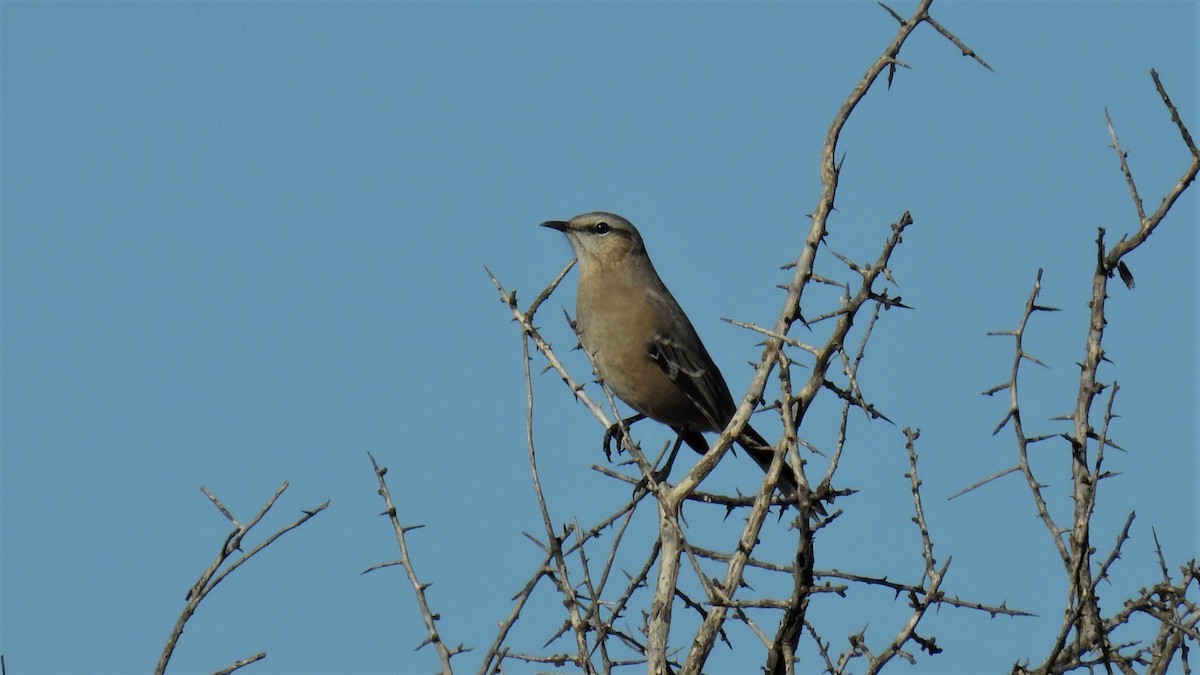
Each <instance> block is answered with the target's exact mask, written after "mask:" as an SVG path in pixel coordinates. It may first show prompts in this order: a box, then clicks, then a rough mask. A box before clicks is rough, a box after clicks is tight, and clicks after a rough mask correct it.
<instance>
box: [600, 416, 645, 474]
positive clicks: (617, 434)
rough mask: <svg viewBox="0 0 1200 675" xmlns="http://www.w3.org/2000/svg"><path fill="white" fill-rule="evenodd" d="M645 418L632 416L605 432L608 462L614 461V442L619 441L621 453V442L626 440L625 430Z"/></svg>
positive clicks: (618, 447)
mask: <svg viewBox="0 0 1200 675" xmlns="http://www.w3.org/2000/svg"><path fill="white" fill-rule="evenodd" d="M645 418H646V416H645V415H643V414H641V413H638V414H636V415H631V416H629V417H626V418H625V419H623V420H621V421H620V422H616V423H615V424H613V425H612V426H610V427H609V428H608V429H605V430H604V457H605V458H607V459H608V461H610V462H611V461H612V442H613V440H616V441H617V452H618V453H619V452H621V441H622V440H624V439H625V428H627V427H629V426H630V425H631V424H633V423H634V422H636V421H638V420H641V419H645Z"/></svg>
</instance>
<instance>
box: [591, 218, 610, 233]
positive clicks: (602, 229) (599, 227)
mask: <svg viewBox="0 0 1200 675" xmlns="http://www.w3.org/2000/svg"><path fill="white" fill-rule="evenodd" d="M592 230H594V231H595V232H596V234H608V233H609V232H612V226H611V225H609V224H608V223H606V222H604V221H603V220H602V221H600V222H598V223H596V224H595V225H593V226H592Z"/></svg>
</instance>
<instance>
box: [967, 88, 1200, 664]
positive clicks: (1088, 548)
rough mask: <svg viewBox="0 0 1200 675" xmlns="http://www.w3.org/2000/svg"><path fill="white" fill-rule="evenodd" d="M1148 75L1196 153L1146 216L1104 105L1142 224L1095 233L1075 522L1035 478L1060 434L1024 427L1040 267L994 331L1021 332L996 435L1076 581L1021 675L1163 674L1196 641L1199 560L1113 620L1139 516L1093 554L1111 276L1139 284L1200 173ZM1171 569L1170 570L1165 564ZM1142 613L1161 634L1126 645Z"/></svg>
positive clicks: (1075, 435)
mask: <svg viewBox="0 0 1200 675" xmlns="http://www.w3.org/2000/svg"><path fill="white" fill-rule="evenodd" d="M1150 76H1151V78H1152V79H1153V80H1154V85H1155V88H1156V90H1157V91H1158V93H1159V95H1160V96H1161V98H1162V100H1163V104H1164V105H1165V106H1166V108H1167V110H1168V112H1169V114H1170V116H1171V120H1172V121H1173V122H1174V124H1175V125H1176V127H1177V129H1178V130H1179V133H1180V136H1181V137H1182V138H1183V141H1184V144H1185V145H1186V146H1187V148H1188V150H1189V152H1190V153H1191V159H1190V161H1189V163H1188V166H1187V168H1185V170H1184V172H1183V174H1182V175H1181V177H1180V178H1179V180H1178V181H1177V182H1176V183H1175V185H1174V186H1172V187H1171V189H1170V190H1168V192H1167V195H1166V196H1165V197H1164V198H1163V200H1162V203H1161V204H1160V206H1159V208H1158V209H1156V210H1155V211H1154V213H1152V214H1149V215H1147V214H1146V211H1145V208H1144V201H1143V199H1142V197H1141V194H1140V192H1139V190H1138V187H1137V182H1136V181H1135V180H1134V175H1133V171H1132V169H1131V168H1130V166H1129V163H1128V155H1127V153H1126V152H1125V151H1124V150H1123V149H1122V148H1121V144H1120V141H1119V140H1118V138H1117V133H1116V130H1115V128H1114V125H1113V121H1112V118H1111V116H1110V115H1109V113H1108V111H1105V115H1104V117H1105V122H1106V124H1107V128H1108V132H1109V136H1110V138H1111V139H1112V148H1113V150H1114V152H1115V153H1116V155H1117V163H1118V165H1119V168H1120V171H1121V174H1122V175H1123V177H1124V179H1125V183H1126V185H1127V186H1128V188H1129V193H1130V200H1131V202H1132V203H1133V207H1134V211H1135V213H1136V215H1137V227H1136V229H1135V231H1134V232H1132V233H1131V234H1127V235H1125V236H1122V237H1121V240H1120V241H1119V242H1117V243H1116V244H1114V245H1113V246H1112V247H1111V248H1109V247H1108V246H1107V245H1106V244H1105V241H1104V238H1105V230H1104V228H1099V233H1098V235H1097V237H1096V266H1095V269H1094V271H1093V273H1092V291H1091V297H1090V300H1089V302H1088V309H1089V316H1088V329H1087V337H1086V340H1085V344H1084V356H1083V359H1082V360H1081V361H1080V364H1079V365H1080V376H1079V388H1078V393H1077V396H1076V400H1075V407H1074V411H1073V412H1072V414H1071V416H1070V420H1071V422H1072V426H1073V429H1072V432H1071V433H1069V434H1062V435H1061V438H1065V439H1066V440H1067V441H1068V443H1069V445H1070V457H1071V463H1070V466H1071V485H1072V491H1071V498H1072V505H1073V511H1072V517H1071V523H1070V526H1069V527H1062V526H1060V525H1059V524H1058V523H1057V522H1056V521H1055V519H1054V517H1053V516H1052V515H1051V513H1050V509H1049V507H1048V506H1047V502H1046V499H1045V498H1044V496H1043V490H1044V489H1045V485H1044V484H1043V483H1042V482H1041V481H1040V480H1038V479H1037V478H1036V477H1035V476H1034V474H1033V471H1032V469H1031V467H1030V464H1029V459H1028V447H1029V445H1030V444H1032V443H1035V442H1039V441H1044V440H1048V439H1051V438H1059V437H1060V436H1057V435H1050V434H1048V435H1042V436H1036V437H1028V436H1027V435H1026V433H1025V430H1024V426H1023V424H1022V419H1021V406H1020V401H1019V398H1018V375H1019V372H1020V367H1021V365H1022V363H1023V362H1024V361H1026V360H1029V361H1032V362H1035V363H1039V364H1041V362H1040V361H1038V360H1037V359H1035V358H1033V357H1032V356H1030V355H1029V354H1027V353H1026V352H1025V350H1024V346H1023V337H1024V335H1025V331H1026V330H1027V328H1028V325H1029V320H1030V318H1031V317H1032V315H1033V313H1034V312H1035V311H1047V310H1051V309H1052V308H1049V307H1044V306H1041V305H1038V304H1037V298H1038V295H1039V293H1040V291H1041V279H1042V273H1041V270H1039V271H1038V276H1037V280H1036V282H1035V283H1034V288H1033V291H1032V293H1031V294H1030V297H1029V300H1028V301H1027V302H1026V305H1025V312H1024V314H1023V316H1022V319H1021V322H1020V325H1019V327H1018V328H1017V329H1015V330H1013V331H1003V332H1000V333H995V334H1001V335H1012V336H1013V337H1014V338H1015V341H1016V342H1015V350H1014V358H1013V366H1012V370H1011V372H1010V375H1009V379H1008V381H1007V382H1005V383H1003V384H1001V385H998V386H996V387H993V388H992V389H989V390H988V391H986V392H984V393H985V394H988V395H992V394H995V393H998V392H1000V391H1003V390H1008V392H1009V396H1010V403H1009V408H1008V410H1007V412H1006V413H1005V415H1004V418H1003V419H1002V420H1001V422H1000V424H999V425H998V426H997V427H996V431H997V432H998V431H1000V430H1001V429H1002V428H1003V427H1004V426H1005V425H1007V424H1008V422H1010V421H1011V422H1012V424H1013V430H1014V434H1015V436H1016V441H1017V456H1018V465H1017V466H1018V468H1019V470H1020V471H1021V473H1022V474H1024V476H1025V479H1026V484H1027V485H1028V487H1029V490H1030V494H1031V495H1032V497H1033V500H1034V505H1035V508H1036V509H1037V512H1038V516H1039V517H1040V518H1041V519H1042V521H1043V523H1044V524H1045V526H1046V529H1047V531H1048V533H1049V535H1050V538H1051V541H1053V543H1054V546H1055V549H1056V550H1057V551H1058V553H1059V558H1060V559H1061V562H1062V564H1063V568H1064V572H1065V576H1066V579H1067V586H1068V600H1067V603H1066V605H1065V607H1064V608H1063V622H1062V625H1061V627H1060V629H1059V632H1058V635H1057V637H1056V639H1055V641H1054V645H1053V647H1052V648H1051V649H1050V652H1049V654H1048V655H1047V657H1046V658H1045V660H1044V661H1043V662H1042V664H1041V665H1040V666H1037V667H1036V668H1033V669H1029V668H1028V667H1027V666H1026V665H1024V664H1018V665H1016V666H1014V672H1020V673H1061V672H1066V671H1069V670H1074V669H1077V668H1089V669H1092V668H1095V667H1097V666H1104V667H1105V668H1107V669H1109V670H1112V669H1113V668H1116V669H1118V670H1121V671H1122V672H1125V673H1134V672H1139V670H1141V669H1144V668H1146V667H1148V668H1149V672H1164V671H1165V670H1166V669H1167V668H1168V667H1169V664H1170V663H1171V662H1172V660H1173V659H1174V658H1175V656H1176V655H1177V654H1181V653H1182V654H1184V656H1183V658H1184V659H1185V668H1186V650H1187V647H1186V644H1185V643H1186V641H1187V640H1188V639H1191V640H1192V641H1193V642H1195V641H1196V634H1195V625H1196V616H1197V613H1196V612H1195V611H1194V602H1193V601H1190V600H1188V598H1187V593H1188V591H1189V589H1190V588H1191V585H1192V581H1193V579H1194V575H1192V571H1194V569H1195V567H1196V562H1195V561H1194V560H1193V561H1191V562H1189V563H1188V565H1187V566H1185V567H1184V572H1185V573H1184V579H1183V581H1182V582H1181V583H1180V585H1178V586H1176V585H1173V584H1172V583H1171V581H1170V579H1169V578H1168V577H1167V575H1166V574H1165V573H1164V581H1163V582H1162V583H1160V585H1159V587H1158V590H1157V592H1155V593H1152V594H1146V593H1143V595H1142V596H1141V597H1139V598H1135V599H1133V600H1128V601H1126V603H1125V608H1124V609H1123V610H1122V611H1120V612H1118V613H1117V614H1116V615H1114V616H1112V617H1110V618H1108V619H1105V618H1104V613H1103V609H1102V607H1101V604H1100V599H1099V595H1098V593H1097V586H1098V585H1099V583H1100V582H1101V581H1102V580H1104V579H1105V578H1107V577H1108V575H1109V570H1110V568H1111V567H1112V565H1113V564H1114V562H1115V561H1116V560H1117V559H1118V558H1119V557H1120V553H1121V548H1122V546H1123V545H1124V544H1125V542H1127V541H1128V540H1129V530H1130V527H1131V526H1132V524H1133V519H1134V514H1133V513H1130V514H1129V517H1128V518H1127V519H1126V521H1125V525H1124V527H1123V528H1122V530H1121V532H1120V533H1119V534H1118V535H1117V538H1116V543H1115V545H1114V547H1113V549H1112V551H1111V553H1110V554H1109V555H1108V557H1107V558H1106V559H1105V560H1103V561H1102V562H1101V563H1100V564H1099V565H1095V564H1094V561H1093V557H1092V556H1093V554H1094V553H1095V548H1094V547H1093V545H1092V543H1091V542H1092V531H1091V528H1092V516H1093V514H1094V512H1095V506H1096V502H1097V494H1098V489H1099V486H1100V483H1101V481H1102V480H1103V479H1104V478H1107V477H1109V476H1110V475H1111V474H1109V473H1107V472H1106V471H1105V470H1104V469H1103V464H1104V459H1105V453H1104V451H1105V448H1107V447H1117V446H1116V444H1114V443H1113V442H1112V439H1111V437H1110V435H1109V430H1110V426H1111V423H1112V421H1113V419H1114V417H1115V415H1114V413H1113V403H1114V401H1115V397H1116V393H1117V391H1118V390H1119V386H1118V385H1117V383H1116V382H1112V383H1103V382H1101V381H1100V379H1099V370H1100V365H1101V363H1103V362H1105V361H1107V360H1108V359H1107V357H1106V355H1105V352H1104V348H1103V338H1104V333H1105V330H1106V328H1107V327H1108V320H1107V318H1106V316H1105V303H1106V301H1107V300H1108V297H1109V295H1108V288H1109V287H1108V281H1109V279H1111V278H1112V277H1113V276H1114V275H1119V276H1120V278H1121V280H1122V281H1123V282H1124V283H1125V285H1126V286H1127V287H1128V288H1129V289H1132V288H1133V286H1134V281H1133V273H1132V272H1131V271H1130V268H1129V267H1130V266H1129V265H1128V263H1127V262H1126V261H1125V258H1127V257H1129V256H1130V254H1131V253H1132V252H1133V251H1134V250H1136V249H1137V248H1138V247H1139V246H1141V245H1142V244H1143V243H1145V242H1146V241H1147V239H1148V238H1149V237H1150V235H1151V234H1153V233H1154V231H1155V229H1156V228H1157V227H1158V226H1159V225H1160V224H1161V223H1162V221H1163V219H1164V218H1165V217H1166V215H1167V213H1168V212H1169V211H1170V208H1171V206H1172V205H1173V204H1174V203H1175V202H1176V201H1177V200H1178V198H1179V196H1180V195H1181V194H1182V193H1183V191H1184V190H1185V189H1187V187H1188V186H1189V185H1191V183H1192V182H1193V181H1194V180H1195V178H1196V175H1197V173H1198V172H1200V151H1198V150H1197V148H1196V145H1195V143H1194V142H1193V141H1192V138H1191V134H1190V133H1189V132H1188V130H1187V127H1186V126H1185V125H1184V124H1183V122H1182V120H1181V119H1180V116H1179V112H1178V110H1177V109H1176V108H1175V105H1174V104H1173V103H1172V102H1171V98H1170V96H1169V95H1168V94H1167V92H1166V89H1165V87H1164V86H1163V84H1162V82H1161V80H1160V79H1159V77H1158V73H1157V72H1155V71H1153V70H1151V71H1150ZM1041 365H1044V364H1041ZM1105 389H1108V390H1109V396H1108V398H1107V403H1106V405H1105V406H1104V410H1103V412H1102V413H1100V420H1099V423H1098V426H1099V429H1097V425H1096V424H1093V421H1092V411H1093V404H1094V402H1095V398H1096V396H1097V395H1099V394H1100V393H1101V392H1103V391H1104V390H1105ZM1007 473H1009V471H1008V470H1006V471H1002V472H1000V473H997V474H995V475H994V476H992V477H991V478H989V479H987V480H985V481H981V482H980V483H978V484H976V485H975V486H972V488H971V489H974V488H976V487H978V486H980V485H983V484H985V483H986V482H989V481H990V480H993V479H995V478H998V477H999V476H1001V475H1005V474H1007ZM1064 532H1065V533H1066V534H1067V535H1068V536H1067V539H1066V540H1065V541H1064V539H1063V537H1062V536H1061V535H1062V533H1064ZM1159 555H1160V557H1161V555H1162V554H1161V549H1159ZM1163 568H1164V570H1165V563H1164V564H1163ZM1135 613H1143V614H1147V615H1151V616H1153V617H1155V618H1156V619H1157V620H1159V621H1160V632H1159V636H1158V638H1157V639H1156V640H1155V641H1154V642H1153V643H1152V644H1149V645H1144V644H1140V643H1138V642H1133V643H1128V644H1122V643H1121V642H1120V641H1117V640H1114V639H1113V635H1112V633H1113V630H1114V629H1115V628H1117V627H1118V626H1121V625H1123V624H1124V623H1126V622H1127V621H1128V618H1129V616H1130V615H1132V614H1135Z"/></svg>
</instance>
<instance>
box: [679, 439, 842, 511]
mask: <svg viewBox="0 0 1200 675" xmlns="http://www.w3.org/2000/svg"><path fill="white" fill-rule="evenodd" d="M676 431H677V432H680V436H681V437H682V438H683V440H684V442H685V443H687V444H688V446H689V447H691V448H692V449H693V450H695V451H696V452H698V453H700V454H702V455H703V454H704V453H706V452H708V441H707V440H705V439H704V435H703V434H701V433H700V432H699V431H695V430H691V429H689V430H686V431H680V430H678V429H676ZM737 443H738V445H740V446H741V447H742V449H743V450H745V451H746V454H748V455H750V459H753V460H754V462H755V463H756V464H758V465H759V466H760V467H762V470H763V472H764V473H765V472H767V471H770V470H771V461H772V460H773V459H775V448H774V447H773V446H772V445H771V444H770V443H768V442H767V439H765V438H763V437H762V435H761V434H759V433H758V432H757V431H755V430H754V427H752V426H750V425H746V427H745V428H743V429H742V436H741V438H739V439H738V441H737ZM776 487H777V488H778V489H779V491H780V492H781V493H782V494H783V496H784V497H785V498H786V499H791V500H794V499H796V493H797V492H798V491H799V490H800V486H799V484H797V483H796V476H795V475H794V474H792V469H791V467H790V466H788V465H787V464H784V466H783V467H782V468H781V469H780V471H779V483H778V485H776ZM812 508H813V509H814V510H815V511H817V512H818V513H821V514H824V513H825V509H824V508H822V506H821V504H820V503H819V502H816V501H814V502H813V506H812Z"/></svg>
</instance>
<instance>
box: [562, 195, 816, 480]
mask: <svg viewBox="0 0 1200 675" xmlns="http://www.w3.org/2000/svg"><path fill="white" fill-rule="evenodd" d="M542 226H543V227H548V228H550V229H552V230H557V231H559V232H561V233H563V234H564V235H566V238H567V241H568V242H569V243H570V245H571V249H572V251H573V252H574V253H575V258H576V260H577V261H578V265H579V285H578V291H577V295H576V299H575V330H576V332H577V334H578V336H579V342H580V345H581V346H582V347H583V348H584V349H585V350H586V351H587V353H588V354H589V355H590V357H591V360H592V364H593V365H594V367H595V369H596V374H597V375H598V376H599V378H600V379H601V380H602V381H603V382H604V383H605V384H607V385H608V387H609V388H610V389H611V390H612V392H613V393H614V394H616V396H617V397H618V398H620V399H621V400H622V401H624V402H625V403H626V404H627V405H629V407H631V408H633V409H634V411H636V412H637V413H638V414H637V415H635V416H634V417H632V418H630V419H631V420H634V421H636V420H637V419H641V418H642V417H648V418H650V419H652V420H655V421H657V422H660V423H662V424H665V425H667V426H669V427H670V428H671V429H672V430H674V431H675V433H676V434H677V436H678V440H677V441H676V443H675V447H674V449H673V451H672V454H671V459H669V460H668V462H667V465H666V467H665V469H664V471H669V469H670V464H671V461H672V460H673V459H674V456H675V453H676V452H678V450H679V446H680V442H684V443H687V444H688V447H690V448H692V449H693V450H695V451H696V452H698V453H700V454H705V453H707V452H708V442H707V441H705V440H704V433H706V432H719V431H722V430H723V429H724V428H725V426H726V425H727V424H728V423H729V420H731V419H732V418H733V415H734V413H735V412H736V410H737V406H736V405H735V404H734V401H733V396H732V395H731V394H730V393H729V385H728V384H726V382H725V378H724V377H722V376H721V371H720V370H719V369H718V368H717V365H716V363H714V362H713V359H712V357H711V356H709V354H708V350H707V349H705V348H704V343H703V342H702V341H701V340H700V336H699V334H698V333H696V329H695V327H693V326H692V322H691V321H690V320H688V317H687V314H685V313H684V311H683V309H682V308H681V307H680V306H679V303H678V302H676V300H675V297H674V296H673V295H671V291H669V290H667V287H666V285H665V284H664V283H663V282H662V279H661V278H659V276H658V272H656V271H655V269H654V264H653V263H651V262H650V256H649V255H647V253H646V246H645V243H644V242H643V240H642V235H641V234H640V233H639V232H638V230H637V228H636V227H634V226H633V224H632V223H630V222H629V221H628V220H626V219H625V218H622V217H621V216H618V215H616V214H615V213H608V212H606V211H594V212H591V213H584V214H580V215H578V216H575V217H574V218H571V219H570V220H548V221H546V222H544V223H542ZM614 426H615V425H614ZM735 440H736V441H737V443H738V445H740V446H741V447H742V448H743V449H744V450H745V451H746V453H747V454H748V455H749V456H750V458H751V459H753V460H754V461H755V462H756V463H757V464H758V465H759V466H760V467H762V469H763V471H769V470H770V467H771V461H772V459H773V458H774V456H775V450H774V448H773V446H772V445H771V444H770V443H768V442H767V441H766V439H764V438H763V437H762V435H761V434H759V433H758V432H757V431H755V430H754V428H753V427H751V426H750V425H749V424H747V425H745V427H743V429H742V433H741V435H740V436H738V438H737V439H735ZM777 487H778V489H779V491H780V492H781V493H782V494H783V495H784V497H785V498H787V499H788V500H795V499H796V495H797V491H798V486H797V483H796V479H795V476H794V475H793V474H792V471H791V469H790V468H789V467H788V466H787V465H786V464H785V465H784V467H783V470H782V471H781V472H780V474H779V482H778V485H777Z"/></svg>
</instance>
